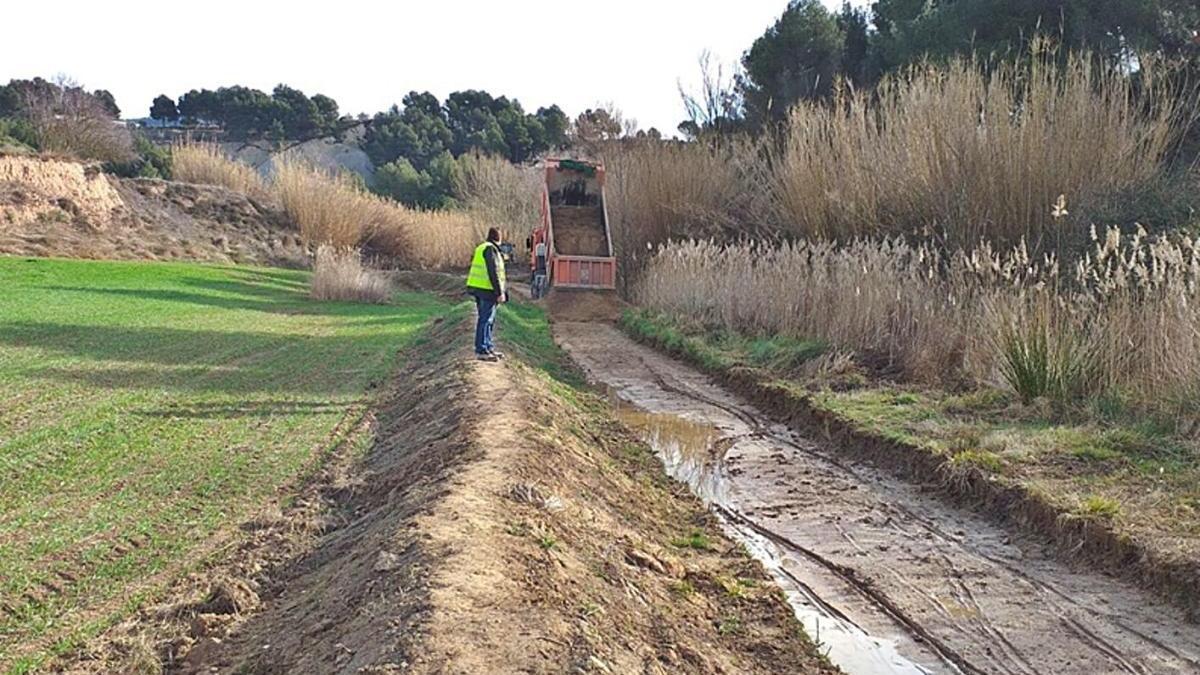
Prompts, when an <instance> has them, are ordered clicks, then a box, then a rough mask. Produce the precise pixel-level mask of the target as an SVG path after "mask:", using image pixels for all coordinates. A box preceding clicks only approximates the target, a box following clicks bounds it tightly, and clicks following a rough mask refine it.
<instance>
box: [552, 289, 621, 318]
mask: <svg viewBox="0 0 1200 675" xmlns="http://www.w3.org/2000/svg"><path fill="white" fill-rule="evenodd" d="M545 302H546V313H547V314H548V315H549V316H550V320H551V321H556V322H557V321H603V322H615V321H617V320H618V319H620V318H621V313H622V312H624V311H625V309H626V307H628V304H627V303H626V302H625V301H624V300H621V298H620V297H619V296H618V295H617V293H616V291H589V290H583V289H574V288H555V289H552V290H551V291H550V293H549V294H548V295H547V296H546V301H545Z"/></svg>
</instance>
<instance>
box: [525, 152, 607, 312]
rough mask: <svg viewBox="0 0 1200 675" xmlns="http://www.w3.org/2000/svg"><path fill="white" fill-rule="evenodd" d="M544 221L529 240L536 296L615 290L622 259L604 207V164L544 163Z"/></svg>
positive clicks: (564, 160) (571, 160)
mask: <svg viewBox="0 0 1200 675" xmlns="http://www.w3.org/2000/svg"><path fill="white" fill-rule="evenodd" d="M545 167H546V173H545V181H544V182H543V185H542V209H541V211H542V222H541V224H540V225H539V226H538V227H537V229H535V230H534V231H533V235H532V236H531V237H530V238H529V241H528V242H527V244H528V246H529V249H530V256H529V257H530V262H531V266H532V270H531V271H532V276H531V279H532V280H533V281H532V284H531V286H532V291H533V297H534V298H535V299H536V298H540V297H543V296H545V295H546V294H547V293H549V292H550V291H551V290H554V289H560V288H561V289H583V290H598V291H615V290H616V285H617V259H616V258H614V257H613V247H612V233H611V232H610V231H609V227H608V212H607V211H606V209H605V203H604V165H603V164H598V163H594V162H584V161H579V160H573V159H549V160H546V162H545Z"/></svg>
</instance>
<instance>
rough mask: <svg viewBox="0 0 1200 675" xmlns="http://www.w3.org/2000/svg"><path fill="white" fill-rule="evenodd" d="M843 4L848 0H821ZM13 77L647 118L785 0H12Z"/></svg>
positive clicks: (668, 119)
mask: <svg viewBox="0 0 1200 675" xmlns="http://www.w3.org/2000/svg"><path fill="white" fill-rule="evenodd" d="M823 1H824V2H826V4H828V5H829V6H831V7H834V6H840V4H841V2H840V0H823ZM4 4H5V7H4V11H3V14H4V19H5V20H4V23H5V28H4V30H3V33H4V36H3V39H0V82H7V81H8V80H9V79H11V78H29V77H33V76H35V75H40V76H43V77H50V76H53V75H55V74H65V75H68V76H70V77H71V78H73V79H75V80H76V81H78V82H80V83H82V84H83V85H85V86H86V87H88V88H89V89H96V88H104V89H108V90H109V91H111V92H112V93H113V95H114V96H116V99H117V104H118V105H119V106H120V107H121V110H122V114H123V116H125V117H142V116H145V115H146V114H148V110H149V106H150V101H151V99H153V98H154V96H156V95H157V94H160V93H166V94H167V95H169V96H171V97H172V98H174V97H178V96H179V94H181V93H183V92H185V91H187V90H188V89H193V88H204V87H207V88H216V87H218V86H222V85H231V84H242V85H246V86H251V87H255V88H258V89H262V90H264V91H268V92H269V91H270V90H271V89H272V88H273V87H274V86H275V85H276V84H278V83H280V82H283V83H286V84H289V85H291V86H294V87H297V88H299V89H301V90H303V91H304V92H305V93H307V94H309V95H312V94H315V93H323V94H326V95H328V96H332V97H333V98H334V99H336V100H337V101H338V103H339V104H340V106H341V109H342V111H343V112H348V113H353V114H357V113H360V112H369V113H373V112H376V111H379V110H383V109H385V108H387V107H389V106H391V105H392V104H393V103H398V102H399V101H400V99H401V98H402V97H403V96H404V94H405V93H407V92H408V91H410V90H414V89H415V90H418V91H425V90H428V91H432V92H433V93H434V94H436V95H437V96H438V97H439V98H444V97H445V95H446V94H448V93H450V92H452V91H455V90H459V89H468V88H470V89H486V90H487V91H489V92H491V93H492V94H494V95H500V94H504V95H507V96H510V97H515V98H517V99H519V100H520V101H521V103H522V105H524V106H525V109H526V110H528V111H533V110H535V109H536V108H538V107H539V106H544V105H550V104H551V103H558V104H559V105H560V106H562V107H563V109H564V110H565V111H566V112H567V114H569V115H571V116H574V115H575V114H578V113H579V112H580V111H581V110H583V109H585V108H588V107H592V106H595V105H596V104H598V103H605V102H612V103H613V104H615V105H616V106H617V107H618V108H620V109H621V110H622V111H624V113H625V115H626V117H632V118H634V119H636V120H637V121H638V123H639V126H640V127H641V128H643V129H645V128H648V127H651V126H654V127H658V128H659V129H660V130H662V131H664V132H673V131H674V129H675V126H676V125H677V124H678V123H679V122H680V120H682V119H683V109H682V106H681V104H680V101H679V95H678V87H677V83H678V81H679V80H680V79H682V80H683V81H684V83H685V85H687V84H689V83H692V82H695V81H697V80H698V72H699V68H698V66H697V58H698V56H699V55H700V53H701V52H702V51H704V50H706V49H707V50H710V51H711V52H712V53H713V54H714V58H716V59H719V60H721V61H723V62H725V63H731V62H733V61H735V60H736V59H737V58H738V57H739V56H740V54H741V53H742V52H743V51H744V50H745V49H746V48H747V47H749V46H750V44H751V43H752V42H753V41H754V39H755V38H756V37H758V36H759V35H761V34H762V32H763V31H764V30H765V29H766V28H767V27H768V26H769V25H770V24H771V23H772V22H774V20H775V19H776V18H777V17H778V16H779V14H781V13H782V12H783V10H784V8H785V7H786V6H787V0H737V1H735V2H727V1H726V2H722V1H715V0H714V1H707V2H706V1H703V0H589V1H587V2H580V1H578V0H503V1H502V0H490V1H489V0H392V1H390V2H385V1H372V2H353V1H349V0H346V1H343V2H311V3H306V2H279V1H276V0H271V1H262V0H207V1H204V2H171V1H170V0H158V1H156V2H149V1H142V0H128V1H122V0H107V1H99V0H57V1H53V2H50V1H44V2H38V1H36V0H15V1H13V2H5V3H4Z"/></svg>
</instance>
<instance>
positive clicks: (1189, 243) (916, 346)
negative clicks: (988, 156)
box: [635, 229, 1200, 404]
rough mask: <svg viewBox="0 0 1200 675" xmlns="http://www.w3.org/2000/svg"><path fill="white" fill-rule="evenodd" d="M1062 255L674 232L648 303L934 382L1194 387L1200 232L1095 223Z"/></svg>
mask: <svg viewBox="0 0 1200 675" xmlns="http://www.w3.org/2000/svg"><path fill="white" fill-rule="evenodd" d="M1091 239H1092V241H1091V244H1090V249H1089V251H1088V253H1087V254H1086V255H1083V256H1082V257H1081V258H1080V259H1079V260H1078V262H1076V263H1074V264H1072V265H1067V266H1065V267H1064V266H1063V265H1061V264H1060V263H1059V261H1058V260H1057V259H1056V258H1055V257H1054V256H1053V255H1046V256H1042V257H1033V256H1031V255H1030V253H1029V249H1028V247H1027V246H1025V245H1024V244H1018V245H1017V246H1015V247H1012V248H1008V249H997V248H994V247H993V246H992V245H990V244H982V245H980V246H978V247H976V248H974V249H972V250H969V251H958V252H954V253H942V252H940V251H941V250H942V249H940V247H936V246H933V245H929V244H926V245H912V244H909V243H905V242H904V241H901V240H899V239H889V240H855V241H852V242H849V243H846V244H835V243H832V242H817V241H808V240H804V241H799V242H795V243H785V244H783V245H781V246H764V245H756V244H731V245H721V244H717V243H714V242H711V241H692V242H681V243H672V244H668V245H665V246H663V247H661V248H660V249H659V250H658V252H657V254H656V255H655V256H654V257H653V258H652V260H651V261H650V263H649V264H648V266H647V269H646V273H645V274H644V275H643V277H642V278H641V280H640V282H639V283H638V285H637V287H636V289H635V299H636V300H637V302H639V303H640V304H642V305H644V306H646V307H649V308H652V309H655V310H658V311H661V312H664V313H667V314H669V315H672V316H674V317H676V318H678V319H680V320H683V321H698V322H701V323H703V324H705V325H709V326H717V327H722V328H726V329H732V330H737V331H740V332H743V333H751V334H754V333H758V334H769V335H788V336H793V337H797V338H810V339H811V338H819V339H822V340H825V341H827V342H828V343H829V344H831V345H832V346H834V347H835V348H836V349H838V350H849V351H852V352H854V353H855V354H856V358H858V359H859V360H860V361H861V362H863V363H864V364H867V365H869V366H874V367H879V368H883V369H884V370H887V371H889V372H892V373H895V374H896V375H897V376H898V377H900V378H902V379H907V380H911V381H916V382H921V383H926V384H931V385H939V386H945V385H955V386H958V385H991V386H1004V387H1010V388H1012V389H1013V390H1015V391H1016V392H1017V393H1018V394H1020V395H1021V396H1022V398H1026V399H1027V400H1029V399H1033V398H1038V397H1043V396H1046V397H1051V398H1054V399H1056V400H1069V399H1071V398H1074V397H1079V396H1086V395H1097V394H1114V395H1121V396H1127V397H1131V398H1133V399H1136V400H1140V401H1144V402H1147V403H1150V402H1153V403H1155V404H1161V403H1163V402H1170V401H1176V402H1179V401H1187V400H1191V399H1192V397H1193V396H1194V394H1195V393H1196V391H1195V388H1196V386H1197V384H1196V383H1197V382H1200V297H1197V296H1198V294H1200V284H1198V282H1200V241H1198V240H1195V239H1192V238H1189V237H1182V236H1180V237H1174V238H1168V237H1156V238H1150V237H1147V236H1146V235H1145V233H1144V232H1138V233H1136V234H1133V235H1122V234H1121V233H1120V232H1119V231H1118V230H1116V229H1110V230H1107V231H1105V232H1103V233H1096V232H1093V233H1092V237H1091Z"/></svg>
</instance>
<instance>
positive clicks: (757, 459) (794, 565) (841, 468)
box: [555, 323, 1200, 675]
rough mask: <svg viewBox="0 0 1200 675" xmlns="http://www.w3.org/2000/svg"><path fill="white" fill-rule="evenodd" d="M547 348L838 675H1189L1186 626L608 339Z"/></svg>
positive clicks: (1199, 668) (1150, 600) (586, 328)
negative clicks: (678, 483)
mask: <svg viewBox="0 0 1200 675" xmlns="http://www.w3.org/2000/svg"><path fill="white" fill-rule="evenodd" d="M555 336H556V339H557V340H558V341H559V343H560V344H561V345H562V346H563V347H564V348H565V349H566V350H567V351H568V352H569V353H570V354H571V356H572V357H573V358H574V359H575V360H576V361H577V362H578V363H579V364H580V365H581V366H582V367H583V368H584V369H585V370H586V371H587V372H588V374H589V377H591V378H592V379H593V380H595V381H596V382H597V383H600V384H603V385H607V386H608V387H609V388H610V390H611V391H612V392H613V395H614V399H616V400H617V406H618V408H619V409H620V412H621V416H622V417H623V418H624V419H625V420H626V422H627V423H629V424H630V425H631V426H633V427H634V428H636V429H638V430H639V431H640V433H641V434H642V435H643V437H644V438H646V440H647V441H649V442H650V443H651V444H652V445H654V447H655V448H656V449H657V450H658V452H659V453H660V455H661V456H662V458H663V459H664V461H665V463H666V465H667V468H668V470H669V471H671V473H673V475H675V476H676V477H677V478H679V479H680V480H683V481H685V482H687V483H688V484H689V485H690V486H691V487H692V488H693V490H694V491H695V492H697V494H698V495H699V496H700V497H701V498H703V499H704V500H705V501H707V502H709V503H710V505H711V507H712V508H713V509H714V510H715V511H716V512H717V513H719V514H721V515H723V516H724V518H725V520H726V523H727V526H728V529H729V531H730V532H731V533H732V534H734V535H735V536H737V537H738V538H740V539H742V540H743V541H744V542H746V543H747V545H748V546H749V548H750V549H751V551H752V552H754V553H755V554H756V557H759V558H760V559H762V560H764V562H765V563H766V565H767V567H768V569H771V570H772V572H773V574H774V576H775V577H776V579H777V580H778V581H779V582H780V584H781V585H782V586H783V587H784V588H785V589H786V590H787V592H788V595H789V599H790V600H791V601H792V604H793V607H794V608H795V609H796V612H797V615H798V616H799V617H800V618H801V619H802V620H804V621H805V623H806V624H807V626H808V628H809V633H810V634H812V635H813V636H814V637H815V638H817V639H818V640H819V641H820V642H821V643H823V645H824V646H825V647H826V648H828V649H829V650H830V658H831V659H832V660H833V661H834V662H835V663H838V664H839V665H841V666H842V667H843V668H844V669H845V670H846V671H847V672H850V673H909V672H932V673H953V672H961V673H1004V674H1021V675H1037V674H1042V673H1088V674H1097V673H1195V672H1200V626H1197V625H1195V624H1191V623H1188V622H1186V621H1185V619H1184V617H1183V615H1182V613H1181V612H1179V611H1178V610H1176V609H1174V608H1172V607H1170V606H1167V605H1164V604H1163V603H1161V602H1160V601H1158V600H1157V599H1156V598H1155V597H1153V596H1151V595H1149V594H1147V593H1145V592H1142V591H1140V590H1138V589H1135V588H1132V587H1130V586H1128V585H1126V584H1124V583H1121V582H1118V581H1115V580H1113V579H1110V578H1108V577H1104V576H1101V575H1099V574H1095V573H1091V572H1088V571H1082V570H1075V569H1071V568H1070V567H1068V566H1066V565H1064V564H1063V563H1062V562H1060V561H1059V560H1057V559H1055V558H1054V557H1052V555H1051V553H1050V552H1049V551H1048V550H1047V549H1046V548H1045V547H1044V545H1043V544H1042V543H1040V542H1038V541H1035V540H1033V539H1030V538H1026V537H1022V536H1020V535H1018V534H1016V533H1013V532H1010V531H1007V530H1005V529H1003V528H1001V527H998V526H997V525H995V524H993V523H992V522H991V521H989V520H988V519H987V518H985V517H984V516H982V515H979V514H974V513H970V512H968V511H966V510H960V509H957V508H954V507H951V506H949V505H947V504H946V503H944V502H943V501H941V500H940V499H939V498H937V497H935V496H931V495H930V494H928V493H927V492H923V491H922V490H921V488H920V487H919V486H914V485H912V484H909V483H907V482H903V481H900V480H898V479H896V478H894V477H892V476H890V475H885V474H883V473H881V472H878V471H875V470H872V469H870V468H867V467H863V466H859V465H854V466H851V465H848V464H846V463H843V462H841V461H839V459H838V453H837V450H836V448H829V447H823V446H822V445H821V444H820V443H817V442H813V441H811V440H808V439H804V438H800V437H798V436H796V435H795V434H793V433H792V432H790V431H789V430H788V429H786V428H784V427H782V426H780V425H777V424H773V423H771V422H770V421H769V420H768V419H767V418H766V416H765V415H763V414H761V413H760V412H759V411H757V410H756V409H754V408H753V407H752V406H750V405H749V404H747V403H746V402H744V401H742V400H740V399H739V398H738V397H736V396H734V395H732V394H731V393H729V392H727V391H725V390H723V389H721V388H720V387H718V386H716V385H714V384H712V383H711V382H709V381H708V379H707V378H706V377H705V376H703V375H702V374H700V373H698V372H697V371H695V370H693V369H691V368H690V367H688V366H686V365H684V364H681V363H679V362H676V361H673V360H671V359H669V358H667V357H664V356H662V355H660V354H658V353H657V352H654V351H653V350H651V349H649V348H647V347H643V346H641V345H638V344H636V343H635V342H633V341H632V340H630V339H629V338H627V337H626V336H625V335H623V334H622V333H621V332H620V331H619V330H617V329H616V328H614V327H612V326H608V325H605V324H580V323H558V324H556V326H555Z"/></svg>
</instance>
